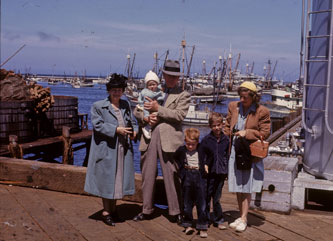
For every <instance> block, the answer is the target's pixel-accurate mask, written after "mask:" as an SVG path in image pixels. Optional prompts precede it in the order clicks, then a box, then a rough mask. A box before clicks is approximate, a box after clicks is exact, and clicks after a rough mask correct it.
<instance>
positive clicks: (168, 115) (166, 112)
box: [133, 60, 191, 224]
mask: <svg viewBox="0 0 333 241" xmlns="http://www.w3.org/2000/svg"><path fill="white" fill-rule="evenodd" d="M180 76H182V73H180V64H179V62H178V61H174V60H167V61H166V62H165V65H164V69H163V77H164V79H165V89H164V92H165V93H166V98H165V100H164V104H163V105H159V104H158V103H157V101H153V100H151V99H149V98H147V99H148V100H149V102H146V103H145V104H144V108H145V109H146V110H148V111H149V112H150V113H151V114H150V115H149V116H148V117H144V116H143V111H140V110H139V109H135V110H134V115H135V117H136V118H137V120H138V122H139V124H140V125H145V124H147V123H149V124H150V125H151V126H152V127H153V128H152V135H151V139H150V140H147V139H145V137H144V135H142V136H141V139H140V147H139V150H140V151H141V171H142V194H143V207H142V212H141V213H139V214H138V215H137V216H135V217H134V219H133V220H134V221H142V220H145V219H149V216H150V215H151V214H152V213H153V211H154V206H153V201H154V200H153V194H154V186H155V181H156V171H157V158H159V159H160V164H161V168H162V173H163V179H164V185H165V190H166V196H167V201H168V207H169V215H171V216H172V219H173V220H174V221H176V222H177V223H178V224H180V222H181V220H182V219H181V210H180V203H179V201H180V190H179V187H180V186H179V178H178V174H177V166H176V163H175V160H174V158H173V155H174V152H175V151H176V150H177V148H178V147H179V146H181V145H183V143H184V138H183V132H182V121H183V120H184V118H185V116H186V114H187V111H188V108H189V104H190V100H191V96H190V94H189V93H188V92H187V91H183V90H182V89H181V88H179V86H178V82H179V77H180Z"/></svg>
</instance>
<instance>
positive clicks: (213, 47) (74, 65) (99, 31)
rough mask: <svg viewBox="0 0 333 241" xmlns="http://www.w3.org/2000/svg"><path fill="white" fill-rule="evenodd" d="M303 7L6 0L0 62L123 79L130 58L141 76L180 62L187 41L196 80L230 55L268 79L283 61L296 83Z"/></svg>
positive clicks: (212, 0) (251, 0)
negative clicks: (269, 70)
mask: <svg viewBox="0 0 333 241" xmlns="http://www.w3.org/2000/svg"><path fill="white" fill-rule="evenodd" d="M301 4H302V1H301V0H206V1H204V0H168V1H159V0H155V1H154V0H121V1H120V0H118V1H115V0H97V1H91V0H1V62H4V60H5V59H7V58H8V57H9V56H11V55H12V54H13V53H14V52H15V51H16V50H17V49H19V48H20V47H21V46H22V45H23V44H25V45H26V46H25V47H24V48H23V49H22V51H20V52H19V53H18V54H17V55H16V56H15V57H14V58H12V59H11V60H10V61H9V62H8V63H7V64H6V65H4V66H3V68H5V69H8V70H9V69H11V70H15V71H16V72H18V71H20V72H26V71H29V72H31V73H48V74H53V73H54V74H63V73H64V72H65V73H66V74H74V73H75V72H77V73H78V74H83V73H84V71H86V74H87V75H107V74H108V73H109V72H118V73H124V71H125V66H126V62H127V59H126V55H127V54H131V56H133V54H134V53H136V59H135V64H134V73H139V74H140V75H141V76H142V75H144V74H145V72H146V71H148V70H149V69H151V68H152V67H153V64H154V59H153V55H154V53H155V52H156V51H157V53H158V55H159V56H161V59H163V58H164V56H165V52H166V51H167V50H169V52H170V53H169V58H171V59H178V58H179V57H180V55H181V46H180V43H181V40H182V39H183V38H184V36H185V39H186V41H187V44H188V47H187V50H186V54H187V57H188V59H189V56H190V53H191V48H192V46H193V45H195V52H194V57H193V63H192V71H191V72H201V71H202V61H203V60H205V61H206V69H207V71H209V70H210V69H211V68H212V66H213V63H214V62H215V61H218V57H219V56H220V55H222V56H223V55H224V53H225V54H228V53H229V49H230V46H231V47H232V54H233V56H234V63H233V66H235V62H236V58H237V55H238V54H239V53H240V54H241V57H240V64H239V69H241V70H242V71H243V72H245V64H246V63H249V64H251V63H252V62H253V61H254V62H255V65H254V72H255V73H257V74H262V73H263V67H264V65H267V61H268V59H270V60H271V61H272V63H273V64H274V63H275V61H278V64H277V67H276V72H275V76H276V77H277V78H282V79H284V80H285V81H294V80H295V79H296V78H298V74H299V52H300V33H301Z"/></svg>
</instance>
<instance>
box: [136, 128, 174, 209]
mask: <svg viewBox="0 0 333 241" xmlns="http://www.w3.org/2000/svg"><path fill="white" fill-rule="evenodd" d="M173 155H174V153H173V152H172V153H168V152H163V151H162V146H161V137H160V130H159V126H157V127H156V128H155V129H154V130H153V131H152V135H151V139H150V143H149V146H148V149H147V151H145V152H142V153H141V172H142V196H143V208H142V212H143V213H144V214H151V213H153V211H154V207H153V204H154V203H153V202H154V200H153V199H154V188H155V182H156V174H157V158H159V159H160V164H161V168H162V174H163V179H164V186H165V192H166V196H167V201H168V207H169V214H170V215H177V214H180V208H179V207H180V205H179V200H180V192H181V191H180V180H179V176H178V172H177V166H176V163H175V161H174V159H173Z"/></svg>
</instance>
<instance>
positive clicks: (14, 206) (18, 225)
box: [0, 185, 51, 241]
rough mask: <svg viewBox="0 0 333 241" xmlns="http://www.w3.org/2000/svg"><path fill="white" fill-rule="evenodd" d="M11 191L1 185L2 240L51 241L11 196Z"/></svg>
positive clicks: (0, 237) (9, 188) (0, 214)
mask: <svg viewBox="0 0 333 241" xmlns="http://www.w3.org/2000/svg"><path fill="white" fill-rule="evenodd" d="M11 189H13V187H9V186H5V185H0V197H1V198H0V240H6V241H11V240H34V241H45V240H51V238H50V237H49V236H48V235H47V234H46V233H45V232H44V230H43V229H42V228H41V227H40V226H39V225H38V223H37V222H36V221H35V220H34V218H32V217H31V216H30V215H29V213H28V212H26V210H25V209H24V208H25V207H24V206H22V205H21V204H20V203H19V202H18V201H17V200H16V199H15V197H14V196H13V195H12V194H11Z"/></svg>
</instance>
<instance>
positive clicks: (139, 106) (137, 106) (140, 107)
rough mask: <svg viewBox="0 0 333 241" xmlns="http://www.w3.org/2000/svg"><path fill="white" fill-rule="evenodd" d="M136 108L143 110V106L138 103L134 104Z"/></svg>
mask: <svg viewBox="0 0 333 241" xmlns="http://www.w3.org/2000/svg"><path fill="white" fill-rule="evenodd" d="M136 108H137V109H139V110H141V111H143V110H144V109H143V106H141V105H139V104H137V105H136Z"/></svg>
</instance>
